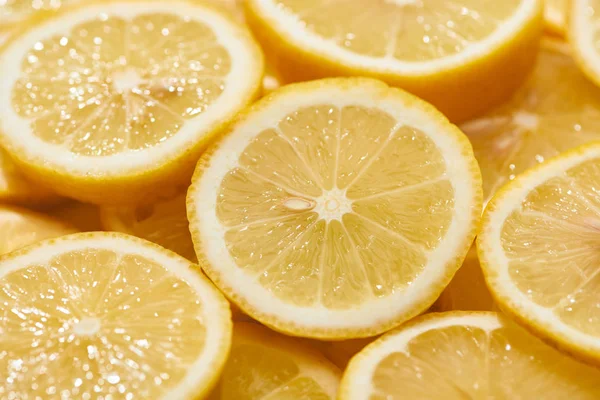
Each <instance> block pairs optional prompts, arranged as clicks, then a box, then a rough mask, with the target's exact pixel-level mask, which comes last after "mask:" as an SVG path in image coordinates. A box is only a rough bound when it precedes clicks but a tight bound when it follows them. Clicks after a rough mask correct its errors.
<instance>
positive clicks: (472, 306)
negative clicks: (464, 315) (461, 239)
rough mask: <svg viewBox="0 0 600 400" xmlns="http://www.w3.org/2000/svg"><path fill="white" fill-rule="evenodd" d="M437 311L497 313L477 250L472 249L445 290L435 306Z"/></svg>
mask: <svg viewBox="0 0 600 400" xmlns="http://www.w3.org/2000/svg"><path fill="white" fill-rule="evenodd" d="M434 309H435V310H436V311H452V310H462V311H496V310H497V306H496V304H495V302H494V298H493V297H492V295H491V293H490V291H489V289H488V287H487V285H486V283H485V279H484V277H483V272H482V271H481V265H480V264H479V258H478V256H477V249H476V248H475V246H473V247H471V250H469V253H468V254H467V257H466V258H465V261H464V262H463V264H462V265H461V266H460V268H459V269H458V271H456V274H455V275H454V277H453V278H452V281H450V284H449V285H448V286H447V287H446V288H445V289H444V292H443V293H442V294H441V296H440V298H439V299H437V301H436V302H435V305H434Z"/></svg>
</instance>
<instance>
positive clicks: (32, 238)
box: [0, 205, 77, 254]
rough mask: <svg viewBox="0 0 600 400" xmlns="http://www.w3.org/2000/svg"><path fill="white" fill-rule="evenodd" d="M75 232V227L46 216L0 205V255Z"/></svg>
mask: <svg viewBox="0 0 600 400" xmlns="http://www.w3.org/2000/svg"><path fill="white" fill-rule="evenodd" d="M76 232H77V229H76V228H75V227H73V226H71V225H69V224H68V223H65V222H63V221H61V220H60V219H57V218H52V217H50V216H48V215H46V214H42V213H38V212H34V211H30V210H27V209H25V208H20V207H14V206H7V205H0V254H6V253H10V252H11V251H14V250H17V249H20V248H21V247H24V246H28V245H30V244H33V243H36V242H39V241H41V240H44V239H51V238H56V237H59V236H63V235H68V234H71V233H76Z"/></svg>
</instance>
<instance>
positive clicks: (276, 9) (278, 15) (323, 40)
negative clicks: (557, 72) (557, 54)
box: [247, 0, 543, 121]
mask: <svg viewBox="0 0 600 400" xmlns="http://www.w3.org/2000/svg"><path fill="white" fill-rule="evenodd" d="M247 11H248V12H247V20H248V22H249V24H250V26H251V27H252V28H253V30H254V32H255V34H256V35H257V38H258V39H259V40H260V41H261V43H262V44H263V47H265V49H266V50H267V52H268V53H272V54H273V55H274V56H276V57H277V59H278V64H280V66H281V68H280V71H281V73H282V74H284V75H285V80H296V81H298V80H308V79H314V78H322V77H327V76H339V75H344V76H348V75H349V76H353V75H359V76H370V77H374V78H379V79H381V80H384V81H386V82H387V83H389V84H390V85H392V86H398V87H400V88H403V89H406V90H408V91H410V92H412V93H414V94H416V95H418V96H420V97H422V98H424V99H425V100H428V101H429V102H431V103H432V104H433V105H435V106H436V107H438V108H439V109H440V110H441V111H442V112H443V113H444V114H446V115H447V116H448V117H449V118H450V120H452V121H462V120H465V119H468V118H472V117H475V116H478V115H480V114H481V113H483V112H484V111H485V110H487V109H489V108H490V107H492V106H496V105H498V104H500V103H501V102H503V101H504V100H506V99H508V98H509V97H510V95H511V94H512V92H513V91H514V90H515V89H516V88H517V87H518V86H519V85H520V84H521V83H522V81H523V80H524V79H525V77H526V75H527V74H528V72H529V71H530V69H531V68H532V67H533V63H534V60H535V54H536V52H537V47H538V42H539V38H540V37H541V34H542V31H543V15H542V2H541V1H540V0H503V1H480V0H456V1H450V2H448V1H446V0H428V1H422V0H372V1H369V2H368V4H367V3H365V2H364V1H363V0H332V1H321V0H249V1H248V2H247Z"/></svg>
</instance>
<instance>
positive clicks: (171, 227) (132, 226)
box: [101, 194, 197, 262]
mask: <svg viewBox="0 0 600 400" xmlns="http://www.w3.org/2000/svg"><path fill="white" fill-rule="evenodd" d="M101 215H102V217H101V218H102V225H103V226H104V229H106V230H110V231H117V232H123V233H128V234H131V235H134V236H138V237H141V238H143V239H146V240H149V241H151V242H154V243H158V244H160V245H161V246H163V247H165V248H167V249H169V250H171V251H174V252H175V253H177V254H179V255H181V256H183V257H185V258H187V259H188V260H190V261H192V262H197V259H196V253H194V245H193V243H192V238H191V236H190V230H189V223H188V220H187V215H186V210H185V194H180V195H178V196H176V197H174V198H172V199H168V200H163V201H160V202H157V203H155V204H151V205H141V206H137V207H103V208H102V211H101Z"/></svg>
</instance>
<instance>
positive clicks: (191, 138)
mask: <svg viewBox="0 0 600 400" xmlns="http://www.w3.org/2000/svg"><path fill="white" fill-rule="evenodd" d="M0 70H2V71H3V72H2V80H1V82H0V121H1V122H0V138H1V139H2V140H3V142H2V143H3V145H4V146H5V147H6V149H7V150H8V152H9V153H10V155H11V156H12V157H13V158H14V159H15V161H17V162H18V163H19V164H20V165H21V166H22V167H23V168H24V169H25V171H26V172H27V173H28V174H29V175H30V176H32V177H34V178H35V179H37V180H40V181H42V182H44V183H46V184H47V185H50V186H51V187H53V188H55V189H56V191H57V192H59V193H62V194H65V195H68V196H70V197H73V198H76V199H78V200H82V201H87V202H92V203H123V202H127V203H132V202H136V201H139V200H141V199H143V200H144V201H150V200H151V198H152V197H153V196H157V195H158V192H160V193H161V194H164V193H165V191H168V190H170V188H174V187H176V186H177V185H179V184H181V183H186V182H188V180H189V178H190V176H191V173H192V171H193V167H194V165H195V163H196V161H197V159H198V157H199V155H200V153H201V152H202V151H203V149H204V148H205V147H206V145H207V144H208V142H209V141H210V139H211V138H213V137H214V135H215V134H217V133H218V132H219V131H220V130H221V129H222V128H223V126H224V125H225V124H226V123H227V122H228V121H229V119H231V118H232V117H233V116H234V115H235V114H236V113H237V112H238V111H239V110H240V109H242V108H243V107H245V106H246V105H247V104H248V103H249V102H250V101H252V100H253V99H254V97H255V96H256V95H257V94H258V93H259V92H260V85H261V80H262V74H263V61H262V54H261V52H260V49H259V48H258V46H257V45H256V44H255V42H254V41H253V39H252V38H251V35H250V33H249V32H247V30H246V29H245V28H243V27H242V25H240V24H239V23H236V22H234V21H232V20H230V19H229V18H228V17H226V16H225V15H224V14H221V13H219V12H217V11H215V10H213V9H212V8H210V7H206V6H202V5H200V4H198V3H196V2H185V1H176V3H174V2H173V1H166V0H165V1H152V0H148V1H136V0H122V1H114V0H112V1H109V2H85V3H82V5H80V6H77V7H72V8H63V9H61V11H60V12H58V13H56V14H52V15H51V16H49V17H47V18H44V19H41V20H40V21H37V23H36V24H29V25H27V27H26V29H24V30H23V31H22V32H20V34H18V35H15V36H13V37H12V38H11V39H10V40H9V42H8V43H7V44H6V45H5V46H4V47H3V51H2V52H1V53H0ZM157 187H160V188H161V190H160V191H159V190H156V188H157Z"/></svg>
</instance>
